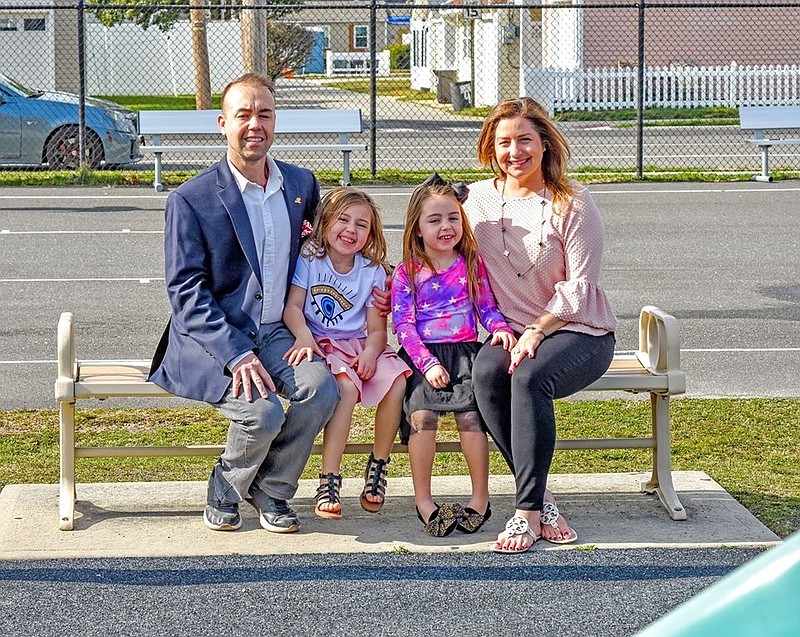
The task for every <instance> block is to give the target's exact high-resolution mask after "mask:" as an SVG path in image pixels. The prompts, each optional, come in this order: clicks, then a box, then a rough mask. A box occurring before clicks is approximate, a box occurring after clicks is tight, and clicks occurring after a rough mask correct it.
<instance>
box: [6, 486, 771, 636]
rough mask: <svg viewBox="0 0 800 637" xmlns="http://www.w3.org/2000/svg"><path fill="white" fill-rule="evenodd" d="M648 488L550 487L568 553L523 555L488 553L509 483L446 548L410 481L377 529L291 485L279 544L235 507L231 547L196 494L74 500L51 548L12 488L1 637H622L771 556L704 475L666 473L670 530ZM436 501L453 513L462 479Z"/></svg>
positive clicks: (114, 492)
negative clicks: (479, 524)
mask: <svg viewBox="0 0 800 637" xmlns="http://www.w3.org/2000/svg"><path fill="white" fill-rule="evenodd" d="M646 478H647V475H646V474H614V475H609V474H583V475H554V476H552V477H551V480H550V482H549V485H550V487H551V488H552V490H553V491H554V493H555V495H556V497H557V499H558V502H559V505H560V507H561V509H562V511H563V513H564V514H565V515H566V516H567V517H568V519H569V521H570V524H571V525H572V526H573V527H574V528H575V529H576V531H577V533H578V541H577V543H576V544H575V545H569V546H556V545H552V544H549V543H547V542H545V541H541V540H540V541H539V542H537V543H536V544H535V545H534V547H533V549H531V550H530V551H529V552H528V553H525V554H520V555H500V554H495V553H492V552H491V551H490V550H489V547H490V544H491V541H492V539H493V538H494V537H495V535H496V533H497V532H498V531H499V530H501V529H502V527H503V524H504V522H505V520H506V519H507V518H508V517H509V516H510V515H511V514H512V513H513V509H514V504H513V492H514V488H513V480H512V479H511V478H510V477H509V476H493V477H492V479H491V492H492V509H493V511H494V514H493V516H492V518H491V519H490V520H489V521H488V522H487V523H486V525H485V528H484V529H481V530H480V531H479V532H478V533H476V534H474V535H465V534H462V533H455V534H453V535H451V536H448V537H445V538H432V537H430V536H428V535H427V534H426V533H424V531H423V529H422V525H421V524H420V523H419V521H418V520H417V519H416V516H415V514H414V512H413V511H414V509H413V497H412V489H411V481H410V479H408V478H396V479H390V481H389V491H388V497H387V503H386V505H385V506H384V508H383V510H382V511H381V512H380V513H378V514H368V513H365V512H364V511H362V510H361V509H360V507H359V504H358V493H359V489H360V486H361V485H360V480H357V479H345V484H344V490H343V496H344V499H343V505H344V514H345V517H344V519H343V520H339V521H334V520H321V519H319V518H316V517H315V516H314V515H313V513H312V506H313V505H312V495H313V492H314V487H315V484H314V481H310V480H306V481H302V484H301V487H300V490H299V492H298V495H297V497H296V498H295V499H294V501H293V506H294V507H295V508H296V509H297V511H298V513H299V515H300V518H301V529H300V531H299V532H298V533H294V534H290V535H276V534H272V533H269V532H267V531H264V530H263V529H261V528H260V527H259V525H258V522H257V518H256V516H255V513H254V512H253V511H252V510H250V508H249V507H247V506H244V507H243V509H242V512H243V526H242V528H241V529H240V530H239V531H236V532H231V533H220V532H214V531H210V530H208V529H206V528H205V527H204V526H203V524H202V521H201V518H200V512H201V510H202V506H203V502H204V488H205V485H203V484H202V483H200V482H188V483H187V482H183V483H181V482H171V483H137V484H80V485H78V505H77V514H78V515H77V519H76V526H75V530H74V531H59V530H58V527H57V522H58V520H57V517H58V516H57V499H58V498H57V495H58V491H57V488H56V487H55V485H10V486H7V487H5V489H3V491H2V492H0V557H1V558H3V559H2V560H0V581H2V589H3V595H2V596H1V597H0V634H3V635H6V634H8V635H12V634H13V635H55V634H61V633H62V632H63V630H64V626H67V625H68V626H70V627H71V628H72V630H74V631H75V632H78V633H80V634H83V635H105V634H106V633H107V632H109V631H114V632H116V633H119V634H123V635H153V634H156V635H219V634H230V635H281V636H282V635H286V636H290V635H291V636H295V635H320V636H323V635H324V636H326V637H332V636H343V637H344V636H347V637H351V636H353V635H387V636H388V635H392V636H394V635H428V634H431V633H437V634H444V635H464V636H467V637H471V636H476V637H483V636H485V635H492V636H497V637H502V636H505V635H508V636H509V637H511V636H516V635H519V634H520V633H535V634H539V635H543V636H546V635H562V636H568V635H575V636H581V637H587V636H589V637H590V636H593V635H598V636H599V635H607V636H615V635H620V636H621V635H632V634H634V633H635V632H636V631H638V630H640V629H642V628H644V627H645V626H647V625H648V624H649V623H651V622H652V621H654V620H655V619H657V618H658V617H660V616H661V615H663V614H665V613H666V612H668V611H669V610H671V609H672V608H674V607H675V606H677V605H678V604H680V603H681V602H683V601H685V600H687V599H689V598H690V597H691V596H692V595H693V594H695V593H697V592H699V591H701V590H702V589H704V588H705V587H706V586H708V585H709V584H711V583H713V582H715V581H717V580H718V579H719V578H721V577H724V576H725V575H726V574H728V573H730V572H731V571H732V570H733V569H734V568H735V567H737V566H739V565H741V564H744V563H745V562H747V561H749V560H750V559H752V558H753V557H755V556H756V555H758V554H759V553H760V552H761V551H763V550H764V549H765V548H769V547H771V546H774V545H776V543H777V542H779V538H778V537H776V536H775V535H774V534H773V533H772V532H771V531H769V530H768V529H767V528H766V527H765V526H764V525H763V524H761V523H760V522H759V521H758V520H756V518H754V517H753V516H752V514H750V513H749V512H748V511H747V510H746V509H745V508H744V507H742V505H740V504H739V503H738V502H736V500H734V499H733V498H732V497H731V496H730V495H729V494H727V493H726V492H725V491H724V490H723V489H722V488H721V487H720V486H719V485H718V484H717V483H716V482H714V481H713V480H712V479H711V478H709V477H708V476H707V475H706V474H705V473H703V472H675V484H676V489H677V491H678V494H679V496H680V498H681V500H682V502H683V504H684V506H685V507H686V510H687V513H688V519H687V520H685V521H674V520H672V519H670V518H669V516H668V515H667V513H666V511H665V510H664V509H663V508H662V506H661V504H660V502H659V501H658V498H657V497H656V496H654V495H645V494H643V493H641V492H640V490H639V489H640V485H641V483H642V482H644V481H645V480H646ZM433 488H434V492H435V493H436V494H437V497H438V498H439V499H440V500H442V501H452V500H456V501H457V500H461V501H464V499H465V497H466V494H467V493H468V492H469V480H468V478H466V477H458V476H456V477H437V478H435V479H434V484H433ZM23 613H24V615H23Z"/></svg>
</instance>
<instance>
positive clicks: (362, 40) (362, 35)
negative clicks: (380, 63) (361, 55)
mask: <svg viewBox="0 0 800 637" xmlns="http://www.w3.org/2000/svg"><path fill="white" fill-rule="evenodd" d="M368 47H369V30H368V28H367V27H365V26H354V27H353V48H354V49H366V48H368Z"/></svg>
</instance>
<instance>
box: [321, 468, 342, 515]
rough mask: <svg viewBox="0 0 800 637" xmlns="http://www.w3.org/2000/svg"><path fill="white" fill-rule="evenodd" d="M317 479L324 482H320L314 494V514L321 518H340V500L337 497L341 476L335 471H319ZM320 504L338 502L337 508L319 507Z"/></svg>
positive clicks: (340, 485)
mask: <svg viewBox="0 0 800 637" xmlns="http://www.w3.org/2000/svg"><path fill="white" fill-rule="evenodd" d="M319 479H320V480H325V482H321V483H320V485H319V486H318V487H317V494H316V495H315V496H314V514H315V515H317V516H319V517H321V518H328V519H330V520H341V519H342V501H341V499H340V498H339V489H341V487H342V476H340V475H338V474H336V473H320V474H319ZM321 504H338V505H339V510H338V511H331V510H329V509H320V508H319V507H320V505H321Z"/></svg>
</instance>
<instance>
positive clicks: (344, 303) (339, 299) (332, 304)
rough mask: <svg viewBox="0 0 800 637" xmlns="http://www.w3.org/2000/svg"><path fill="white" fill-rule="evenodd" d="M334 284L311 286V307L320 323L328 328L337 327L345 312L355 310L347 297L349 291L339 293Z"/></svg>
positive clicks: (332, 282)
mask: <svg viewBox="0 0 800 637" xmlns="http://www.w3.org/2000/svg"><path fill="white" fill-rule="evenodd" d="M334 283H338V281H331V283H330V284H328V283H323V284H318V285H312V286H311V290H310V292H311V305H312V307H313V308H314V313H315V314H316V315H317V316H318V317H319V320H320V323H322V324H323V325H325V326H326V327H331V326H332V325H336V324H337V323H338V322H339V321H341V320H342V317H343V316H344V314H345V312H347V311H348V310H351V309H352V308H353V304H352V303H351V302H350V301H349V300H348V299H347V297H346V296H345V294H346V292H347V290H342V291H339V290H337V289H336V287H334V285H332V284H334Z"/></svg>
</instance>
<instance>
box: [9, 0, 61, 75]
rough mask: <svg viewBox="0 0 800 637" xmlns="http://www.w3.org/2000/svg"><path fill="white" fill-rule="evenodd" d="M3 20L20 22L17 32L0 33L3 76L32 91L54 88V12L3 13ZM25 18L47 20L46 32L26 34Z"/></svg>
mask: <svg viewBox="0 0 800 637" xmlns="http://www.w3.org/2000/svg"><path fill="white" fill-rule="evenodd" d="M15 1H16V0H15ZM0 18H3V19H4V20H5V19H11V20H14V21H15V22H16V23H17V31H0V73H3V74H4V75H7V76H8V77H10V78H12V79H14V80H16V81H17V82H19V83H20V84H23V85H25V86H28V87H30V88H37V89H49V90H52V89H54V88H55V85H56V68H55V60H54V59H53V54H52V51H53V33H54V30H53V12H52V11H46V10H45V11H41V10H40V11H36V10H34V9H31V10H30V11H0ZM25 18H44V21H45V30H44V31H24V30H23V20H24V19H25Z"/></svg>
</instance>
